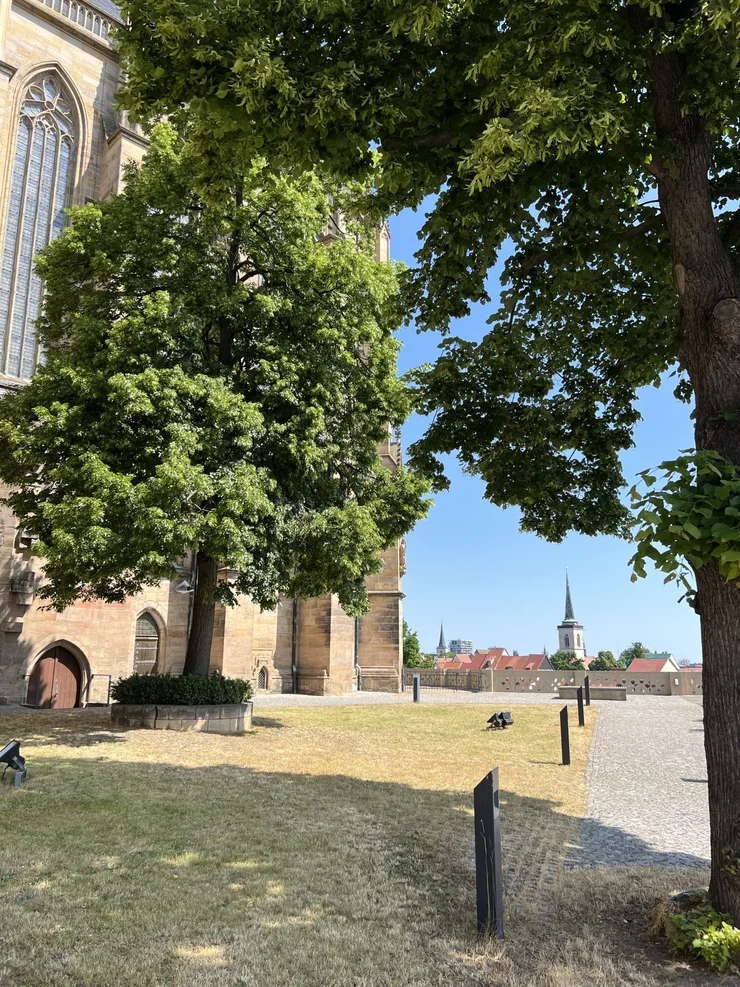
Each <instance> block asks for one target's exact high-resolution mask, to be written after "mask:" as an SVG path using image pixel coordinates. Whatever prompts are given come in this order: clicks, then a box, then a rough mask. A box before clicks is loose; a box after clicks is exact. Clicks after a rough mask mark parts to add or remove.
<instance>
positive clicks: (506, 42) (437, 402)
mask: <svg viewBox="0 0 740 987" xmlns="http://www.w3.org/2000/svg"><path fill="white" fill-rule="evenodd" d="M125 13H126V15H127V17H128V23H127V26H126V28H125V29H123V30H122V32H121V45H122V51H123V55H124V61H125V64H126V68H127V71H128V73H129V75H128V78H129V82H128V86H127V91H126V94H125V96H124V102H125V104H126V105H127V106H128V107H129V108H130V109H131V110H132V112H134V114H138V115H139V116H144V117H147V116H151V115H153V114H157V113H162V112H167V113H172V114H175V115H177V114H178V113H180V112H186V113H187V115H188V118H189V119H191V120H192V121H193V125H194V127H195V128H196V130H197V135H198V141H199V144H200V147H201V151H202V154H203V156H204V159H207V160H208V161H209V163H210V164H209V167H211V168H212V169H215V170H216V171H217V170H218V168H219V167H220V166H221V164H222V162H223V159H224V156H225V155H228V154H230V153H231V149H233V148H235V147H238V148H241V149H243V150H244V151H245V153H247V154H250V153H252V154H253V153H265V154H266V155H267V156H268V157H269V159H270V160H271V161H272V162H274V163H287V164H290V165H291V166H294V167H296V168H299V169H300V168H303V167H307V166H313V165H316V164H320V165H321V166H322V167H323V168H324V169H327V170H328V171H330V172H332V173H334V174H337V175H341V176H342V177H343V178H351V177H355V176H358V175H364V174H371V175H372V177H373V181H374V187H375V189H376V195H375V200H376V205H377V207H378V208H379V209H386V208H400V207H404V206H418V205H420V204H421V203H422V202H425V203H426V202H428V201H429V200H426V197H427V196H433V197H434V199H433V201H432V204H431V206H430V211H429V212H428V214H427V219H426V223H425V225H424V228H423V231H422V238H423V243H422V245H421V247H420V250H419V252H418V254H417V258H418V261H419V266H418V268H417V269H416V270H415V271H413V272H411V273H410V274H409V276H408V278H407V282H406V293H405V298H406V302H407V304H408V306H409V309H410V310H411V311H413V312H414V314H415V316H416V321H417V325H418V326H419V327H420V328H422V329H429V328H431V329H439V330H442V331H443V332H445V331H447V329H448V327H449V324H450V320H451V319H453V318H459V317H461V316H464V315H466V314H467V313H468V312H469V311H470V310H471V306H477V305H478V303H481V302H482V303H489V302H492V303H493V307H494V311H493V314H492V315H491V316H490V319H489V323H490V331H489V332H488V334H487V335H486V336H485V338H484V339H483V340H482V342H480V343H472V342H470V341H467V340H464V339H461V338H456V337H451V338H448V339H447V340H446V341H445V342H444V343H443V345H442V349H441V354H440V357H439V359H438V360H437V362H436V363H435V364H434V366H431V367H427V368H423V369H421V370H420V371H419V372H418V373H417V374H416V378H415V379H416V384H417V387H418V390H419V404H420V408H421V410H422V411H423V412H426V413H429V414H433V415H434V419H433V422H432V424H431V425H430V428H429V430H428V432H427V434H426V436H425V437H424V439H423V440H422V441H420V442H419V443H417V444H416V447H415V448H414V449H413V450H412V452H413V454H414V456H415V458H416V460H417V461H418V462H419V463H424V465H425V468H427V469H431V470H432V471H433V472H434V474H435V476H436V481H437V484H438V486H440V487H441V486H444V485H445V484H446V480H445V478H444V475H443V471H442V466H441V463H440V461H439V459H438V458H437V457H438V454H439V453H449V452H452V451H455V450H456V451H457V452H458V455H459V457H460V459H461V461H462V463H463V464H464V466H465V467H466V468H467V469H468V470H470V471H471V472H473V473H476V474H479V475H480V476H481V477H482V478H483V479H484V481H485V482H486V496H487V497H488V498H489V499H491V500H492V501H494V502H495V503H497V504H500V505H504V506H506V505H511V504H517V505H519V506H520V507H521V510H522V525H523V527H524V528H525V529H527V530H532V531H536V532H538V533H539V534H541V535H544V536H545V537H547V538H551V539H555V540H558V539H560V538H562V537H563V536H564V534H565V533H566V531H568V530H569V529H571V528H573V529H576V530H578V531H582V532H585V533H588V534H594V533H597V532H608V533H616V534H625V533H626V530H627V529H626V520H627V517H628V512H627V509H626V507H625V505H624V504H623V502H622V501H621V499H620V496H619V488H620V487H621V485H622V483H623V476H622V469H621V465H620V461H619V455H620V453H621V452H622V451H623V450H625V449H626V448H628V447H629V446H630V445H631V444H632V431H633V428H634V425H635V423H636V421H637V420H638V418H639V414H638V412H637V410H636V407H635V395H636V392H637V390H638V388H640V387H642V386H644V385H646V384H650V383H658V381H659V380H660V378H661V375H662V374H664V373H665V372H666V371H667V370H669V369H670V368H672V367H674V366H675V363H676V357H677V352H678V346H679V318H678V316H679V302H678V296H677V294H676V290H675V288H674V285H673V282H672V279H671V263H670V250H669V243H668V236H667V233H666V229H665V224H664V219H663V216H662V213H661V209H660V204H659V202H658V200H657V196H656V191H655V185H656V176H657V175H658V174H663V173H671V174H672V173H673V171H675V169H676V162H675V156H674V149H673V148H671V147H670V146H666V143H665V141H663V140H662V139H659V137H658V136H657V129H656V124H655V108H654V105H653V93H652V92H651V82H650V71H651V66H652V65H653V63H654V60H655V58H656V57H658V56H662V55H665V54H666V53H678V55H679V56H680V57H681V58H683V59H684V62H682V65H683V69H684V77H683V79H682V88H681V92H680V100H681V103H682V105H683V107H684V109H685V111H686V112H689V111H691V112H694V113H696V114H701V115H702V116H703V117H704V118H705V119H707V120H708V121H710V125H711V127H712V128H713V130H714V132H715V133H717V134H718V135H720V134H721V135H722V137H721V139H718V140H717V141H716V142H715V144H714V147H713V151H712V161H711V168H712V175H711V180H712V188H713V194H714V197H715V200H716V202H717V203H718V205H719V206H720V207H723V208H724V207H725V206H727V203H728V196H731V195H732V194H733V191H732V190H733V189H734V190H735V192H737V189H738V185H739V184H740V183H738V181H737V173H738V164H739V162H738V144H737V128H738V122H739V120H740V112H739V110H740V90H739V89H738V86H737V84H736V74H737V73H736V66H737V50H738V38H740V3H738V0H712V2H711V3H705V2H698V0H697V2H689V3H681V4H667V5H664V4H661V3H658V2H655V0H622V2H612V0H609V2H607V0H573V2H569V3H567V4H566V3H563V2H561V0H540V2H538V3H536V4H533V3H531V2H528V0H462V2H460V3H453V4H439V3H438V2H436V0H420V2H419V0H413V2H411V0H401V2H399V0H328V2H327V0H297V2H295V3H292V4H266V3H262V2H259V0H246V2H245V0H216V2H210V0H209V2H208V3H206V2H204V0H194V2H191V3H189V4H188V5H187V6H183V5H182V4H181V3H179V0H129V2H128V3H127V4H126V5H125ZM658 162H660V166H659V165H658ZM661 169H663V170H661ZM672 169H673V171H671V170H672ZM734 217H735V213H734V212H733V211H732V210H731V209H725V211H724V213H723V215H722V217H721V218H720V220H719V221H718V224H719V227H720V232H721V236H722V237H723V238H725V239H728V240H731V239H732V235H733V234H732V229H733V219H734ZM508 250H510V255H509V256H508V257H507V258H506V260H505V262H504V263H503V269H502V272H501V276H502V281H503V284H504V290H503V292H502V294H501V297H500V299H498V300H497V301H496V300H493V299H492V295H491V292H490V284H489V281H488V274H489V271H491V270H492V269H493V268H494V266H495V265H497V264H498V263H500V262H501V260H502V258H503V257H504V254H505V253H506V251H508ZM677 384H678V390H677V393H678V394H679V396H681V397H683V398H687V397H688V396H689V394H690V390H689V388H688V386H687V385H686V383H685V382H684V381H683V380H680V379H679V380H678V381H677Z"/></svg>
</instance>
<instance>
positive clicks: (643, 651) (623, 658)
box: [619, 641, 650, 668]
mask: <svg viewBox="0 0 740 987" xmlns="http://www.w3.org/2000/svg"><path fill="white" fill-rule="evenodd" d="M648 654H650V648H646V647H645V645H644V644H642V643H641V642H640V641H635V642H634V644H631V645H630V646H629V647H628V648H625V649H624V651H623V652H622V653H621V655H620V656H619V662H620V664H621V666H622V668H627V666H628V665H629V664H630V663H631V662H633V661H635V659H637V658H644V657H645V655H648Z"/></svg>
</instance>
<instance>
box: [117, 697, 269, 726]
mask: <svg viewBox="0 0 740 987" xmlns="http://www.w3.org/2000/svg"><path fill="white" fill-rule="evenodd" d="M111 723H112V724H113V726H116V727H129V728H130V729H135V730H179V731H181V732H182V731H189V730H197V731H200V732H201V733H246V732H247V730H250V729H251V727H252V703H236V704H234V705H228V706H227V705H224V706H130V705H127V704H124V703H113V705H112V706H111Z"/></svg>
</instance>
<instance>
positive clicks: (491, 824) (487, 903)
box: [473, 768, 504, 939]
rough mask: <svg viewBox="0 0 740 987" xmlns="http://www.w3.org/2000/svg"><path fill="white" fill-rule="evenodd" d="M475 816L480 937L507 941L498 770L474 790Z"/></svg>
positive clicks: (491, 773)
mask: <svg viewBox="0 0 740 987" xmlns="http://www.w3.org/2000/svg"><path fill="white" fill-rule="evenodd" d="M473 807H474V814H475V893H476V903H477V911H478V935H479V936H486V935H495V936H496V937H497V938H498V939H503V938H504V887H503V877H502V870H501V823H500V820H499V792H498V768H494V769H493V771H490V772H489V773H488V774H487V775H486V777H485V778H483V780H482V781H480V782H479V783H478V784H477V785H476V786H475V789H474V791H473Z"/></svg>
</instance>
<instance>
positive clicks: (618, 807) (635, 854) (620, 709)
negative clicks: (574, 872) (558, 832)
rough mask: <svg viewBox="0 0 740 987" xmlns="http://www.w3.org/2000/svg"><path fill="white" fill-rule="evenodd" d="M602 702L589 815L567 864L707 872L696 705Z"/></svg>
mask: <svg viewBox="0 0 740 987" xmlns="http://www.w3.org/2000/svg"><path fill="white" fill-rule="evenodd" d="M691 698H692V699H693V698H694V697H691ZM600 705H601V708H600V710H599V715H598V717H597V720H596V727H595V729H594V739H593V745H592V748H591V757H590V760H589V766H588V771H587V776H586V780H587V788H588V818H587V819H585V820H584V822H583V825H582V827H581V839H580V845H579V846H576V847H573V848H571V851H570V853H569V856H568V865H569V866H572V867H608V866H615V867H616V866H633V867H634V866H642V865H646V866H651V865H652V866H655V865H662V866H666V867H708V866H709V814H708V808H707V785H706V779H707V769H706V761H705V758H704V728H703V720H702V708H701V705H700V703H699V702H692V701H689V702H687V701H686V699H685V698H681V697H679V696H671V697H654V696H629V697H628V698H627V702H626V703H612V704H609V703H603V704H600Z"/></svg>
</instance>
